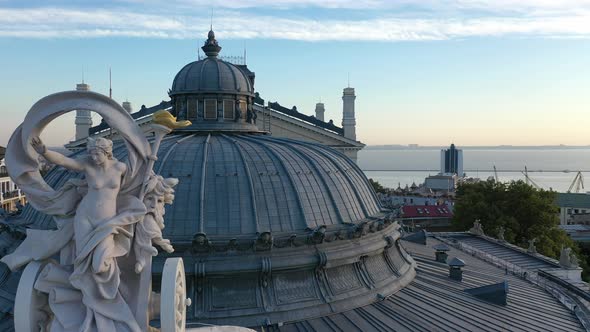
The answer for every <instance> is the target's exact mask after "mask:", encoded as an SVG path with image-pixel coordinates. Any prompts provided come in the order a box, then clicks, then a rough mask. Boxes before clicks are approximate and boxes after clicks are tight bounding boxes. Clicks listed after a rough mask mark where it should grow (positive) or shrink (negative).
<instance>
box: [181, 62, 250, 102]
mask: <svg viewBox="0 0 590 332" xmlns="http://www.w3.org/2000/svg"><path fill="white" fill-rule="evenodd" d="M218 92H227V93H238V94H245V95H254V86H253V84H252V82H251V81H250V79H249V78H248V77H247V76H246V74H245V73H244V72H243V71H242V70H241V69H240V68H238V67H237V66H235V65H233V64H231V63H229V62H226V61H223V60H221V59H218V58H217V57H207V58H205V59H203V60H199V61H194V62H191V63H189V64H187V65H186V66H184V67H183V68H182V69H181V70H180V71H179V72H178V74H176V77H174V81H173V83H172V89H171V91H170V95H176V94H184V93H191V94H192V93H218Z"/></svg>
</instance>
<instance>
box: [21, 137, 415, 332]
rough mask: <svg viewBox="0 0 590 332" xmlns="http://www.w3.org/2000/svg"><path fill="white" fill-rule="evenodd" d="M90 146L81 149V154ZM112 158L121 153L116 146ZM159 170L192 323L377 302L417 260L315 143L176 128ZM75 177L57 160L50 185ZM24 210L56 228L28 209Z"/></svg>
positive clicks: (315, 312)
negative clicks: (173, 182) (169, 188)
mask: <svg viewBox="0 0 590 332" xmlns="http://www.w3.org/2000/svg"><path fill="white" fill-rule="evenodd" d="M81 153H85V152H81ZM113 153H114V156H115V157H116V158H118V159H119V160H125V158H126V154H127V152H126V148H125V146H124V144H122V143H120V142H119V143H116V145H115V147H114V149H113ZM154 171H155V172H156V173H158V174H160V175H162V176H164V177H175V178H178V179H179V180H180V182H179V184H178V185H177V186H176V188H175V200H174V203H173V204H172V205H169V206H167V207H166V211H165V212H166V213H165V216H164V220H165V228H164V230H163V235H164V237H165V238H167V239H170V240H171V242H172V244H173V246H174V249H175V251H174V253H172V254H167V253H160V254H159V255H158V256H156V257H154V259H153V265H152V273H153V280H154V290H155V291H158V287H159V286H158V285H159V284H158V283H159V281H160V279H161V273H162V270H163V266H164V262H165V259H166V258H168V257H170V256H171V255H172V256H176V257H178V256H180V257H182V258H183V260H184V264H185V270H186V277H187V284H188V285H190V287H189V289H188V296H189V297H191V298H192V299H194V302H193V305H192V306H191V308H190V310H189V311H187V322H188V324H189V326H193V325H191V324H195V325H194V326H196V324H202V323H205V324H216V325H240V326H250V327H252V326H262V325H268V324H282V322H290V321H298V320H303V319H311V318H314V317H318V316H322V315H328V314H333V313H338V312H343V311H346V310H351V309H354V308H358V307H360V306H363V305H368V304H371V303H374V302H375V301H379V300H380V299H383V298H384V297H386V296H389V295H391V294H394V293H396V292H397V291H399V290H400V289H402V288H403V287H405V286H406V285H408V284H409V283H410V282H411V281H412V280H413V278H414V276H415V269H414V267H415V262H414V261H413V260H412V258H411V257H410V256H409V255H408V254H407V253H406V252H405V251H404V250H403V248H402V247H401V246H399V243H398V239H399V238H400V231H399V225H398V224H397V222H394V220H393V215H392V214H391V212H390V211H389V210H385V209H382V208H381V206H380V203H379V201H378V199H377V197H376V194H375V193H374V191H373V189H372V187H371V185H370V184H369V182H368V180H367V178H366V177H365V175H364V174H363V172H362V171H361V170H360V169H359V168H358V166H357V165H356V164H355V163H354V162H353V161H352V160H350V159H349V158H348V157H346V156H345V155H343V154H342V153H340V152H338V151H336V150H334V149H332V148H330V147H327V146H324V145H321V144H315V143H307V142H301V141H295V140H290V139H282V138H273V137H271V136H268V135H265V134H260V133H235V132H227V131H218V132H201V131H192V132H184V131H179V132H176V133H174V134H171V135H169V136H167V137H165V139H164V140H163V141H162V144H161V146H160V149H159V151H158V159H157V161H156V163H155V165H154ZM74 176H78V175H77V174H76V173H74V172H70V171H67V170H64V169H62V168H54V169H53V170H52V171H50V172H49V173H48V174H47V176H46V181H47V183H48V184H49V185H51V186H52V187H54V188H58V187H60V186H62V185H63V184H64V183H65V182H66V181H67V180H68V179H70V178H72V177H74ZM23 218H25V219H27V220H29V221H31V220H35V221H36V223H35V224H36V225H40V226H41V227H51V221H50V219H49V217H47V216H43V215H41V214H40V213H39V212H37V211H35V210H34V209H33V208H31V206H30V205H29V206H27V207H26V208H25V211H24V212H23Z"/></svg>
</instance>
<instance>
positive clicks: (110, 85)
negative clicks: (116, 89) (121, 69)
mask: <svg viewBox="0 0 590 332" xmlns="http://www.w3.org/2000/svg"><path fill="white" fill-rule="evenodd" d="M112 83H113V81H112V75H111V67H110V66H109V98H111V99H113V85H112Z"/></svg>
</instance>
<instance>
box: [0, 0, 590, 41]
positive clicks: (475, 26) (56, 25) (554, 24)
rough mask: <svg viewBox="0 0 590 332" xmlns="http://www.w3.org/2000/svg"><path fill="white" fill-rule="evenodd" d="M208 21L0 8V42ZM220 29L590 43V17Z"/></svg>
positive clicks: (190, 27) (144, 34) (240, 33)
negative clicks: (581, 40)
mask: <svg viewBox="0 0 590 332" xmlns="http://www.w3.org/2000/svg"><path fill="white" fill-rule="evenodd" d="M285 1H287V0H285ZM501 1H503V2H509V1H508V0H501ZM525 1H526V0H525ZM208 19H209V18H208V17H207V15H206V14H205V15H203V14H200V15H187V14H184V15H170V14H168V13H166V14H161V15H159V14H142V13H135V12H129V11H128V12H125V11H122V10H103V9H101V10H84V11H83V10H76V9H63V8H31V9H0V37H16V38H97V37H135V38H177V39H185V38H188V39H194V38H195V37H199V36H203V35H204V31H203V30H204V29H203V27H206V26H207V25H208V24H207V22H208ZM215 25H216V33H217V35H218V36H219V37H222V38H225V39H229V38H237V39H252V38H260V39H288V40H304V41H322V40H375V41H410V40H412V41H420V40H446V39H457V38H466V37H480V36H539V37H548V38H590V11H584V10H582V11H578V12H576V13H572V14H568V15H554V16H546V15H544V16H534V15H531V16H513V17H508V16H507V17H502V16H484V17H473V18H458V17H455V18H445V17H442V18H411V17H410V18H407V17H401V18H400V17H395V16H391V15H389V16H381V17H376V18H372V19H366V20H341V19H322V20H312V19H308V18H301V17H295V18H289V17H280V16H271V15H266V16H262V15H255V14H244V13H239V12H235V11H231V10H229V11H226V12H224V13H223V14H222V15H219V17H218V18H216V19H215ZM217 27H218V28H217Z"/></svg>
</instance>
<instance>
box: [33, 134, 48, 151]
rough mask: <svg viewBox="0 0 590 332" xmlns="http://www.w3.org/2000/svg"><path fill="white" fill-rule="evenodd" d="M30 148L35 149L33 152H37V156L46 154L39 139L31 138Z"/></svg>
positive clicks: (43, 145)
mask: <svg viewBox="0 0 590 332" xmlns="http://www.w3.org/2000/svg"><path fill="white" fill-rule="evenodd" d="M31 146H32V147H33V149H35V151H37V153H38V154H41V155H42V154H44V153H45V152H47V147H45V144H43V142H42V141H41V138H39V137H33V138H32V139H31Z"/></svg>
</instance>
